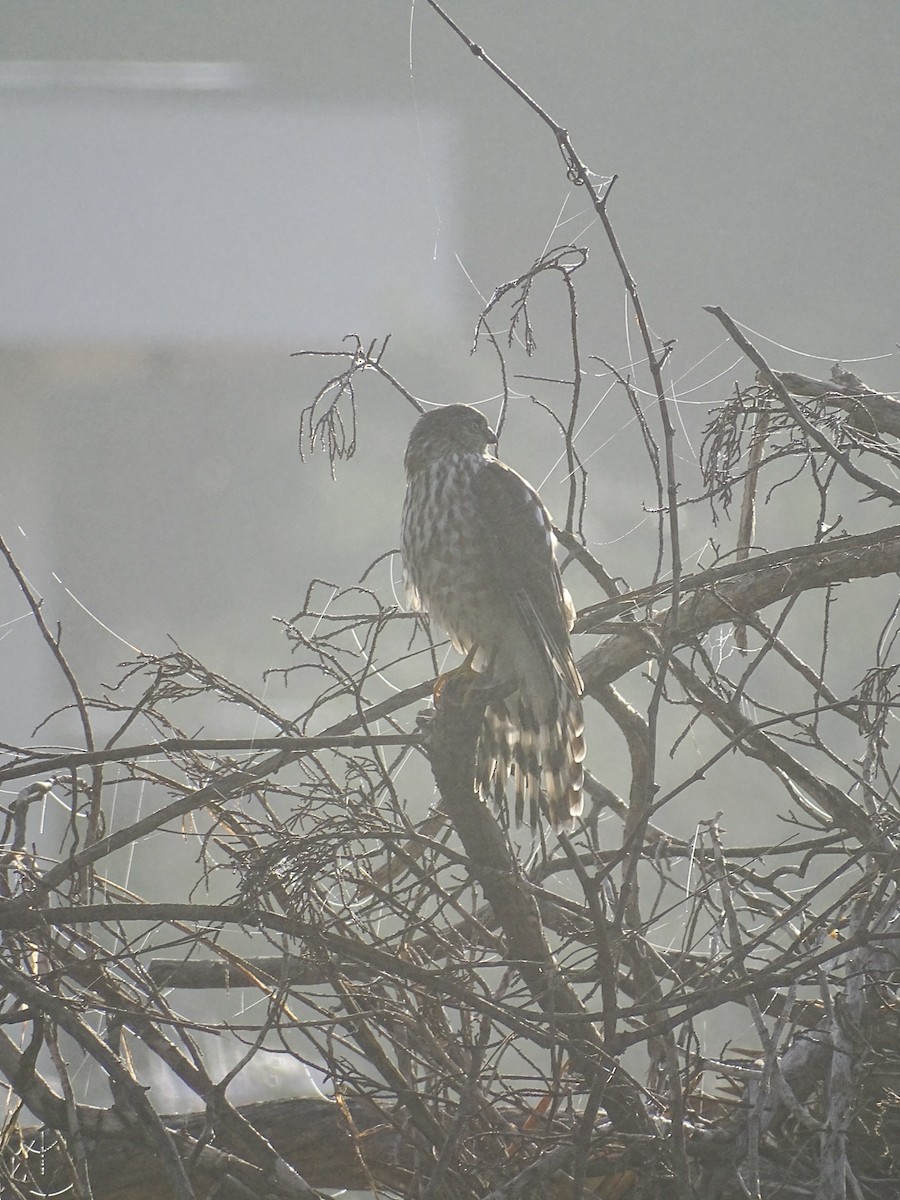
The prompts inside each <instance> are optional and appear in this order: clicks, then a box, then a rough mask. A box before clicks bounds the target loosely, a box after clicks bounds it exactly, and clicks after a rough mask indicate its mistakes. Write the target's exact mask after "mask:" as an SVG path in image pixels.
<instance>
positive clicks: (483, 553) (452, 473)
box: [402, 404, 584, 830]
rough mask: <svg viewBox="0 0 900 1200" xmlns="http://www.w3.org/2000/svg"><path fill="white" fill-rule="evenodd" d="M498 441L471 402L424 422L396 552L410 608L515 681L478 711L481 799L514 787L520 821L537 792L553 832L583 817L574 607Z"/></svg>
mask: <svg viewBox="0 0 900 1200" xmlns="http://www.w3.org/2000/svg"><path fill="white" fill-rule="evenodd" d="M496 443H497V438H496V436H495V434H494V431H493V430H492V429H491V427H490V425H489V424H488V421H487V419H486V418H485V417H484V415H483V414H482V413H480V412H479V411H478V409H476V408H471V407H470V406H469V405H467V404H448V405H446V406H445V407H443V408H436V409H433V410H432V411H431V412H428V413H426V414H425V415H424V416H423V417H420V418H419V420H418V421H417V422H416V424H415V426H414V428H413V431H412V433H411V434H410V438H409V444H408V446H407V448H406V458H405V465H406V478H407V487H406V501H405V503H404V506H403V533H402V551H403V562H404V567H405V572H406V588H407V596H408V598H409V603H410V606H411V607H412V608H414V609H418V610H420V611H426V610H427V612H428V613H429V615H430V616H431V617H432V619H433V620H434V621H436V622H437V623H438V624H439V625H440V626H442V627H443V628H444V629H445V630H446V632H447V633H448V634H449V635H450V639H451V641H452V642H453V645H454V646H455V647H456V648H457V650H459V651H461V652H462V653H463V654H466V655H469V656H470V662H471V665H472V666H473V667H474V668H475V670H477V671H482V672H484V673H486V674H487V675H489V676H490V677H491V678H492V679H493V680H496V681H497V683H499V684H504V683H506V684H510V685H513V684H514V685H515V690H514V691H513V692H511V693H510V694H509V695H508V696H507V697H506V698H505V699H503V700H501V701H498V702H496V703H493V704H492V705H491V706H490V707H489V708H488V710H487V712H486V714H485V722H484V728H483V731H482V735H481V739H480V744H479V751H478V767H477V773H478V778H477V784H478V787H479V789H480V791H481V793H482V795H484V796H486V797H487V796H491V795H493V797H494V799H495V801H497V802H498V803H499V802H500V801H501V800H502V798H503V796H504V793H505V788H506V782H507V779H508V778H509V777H510V776H512V777H513V778H514V782H515V812H516V820H517V821H519V822H521V820H522V817H523V814H524V811H525V801H526V799H527V800H528V806H529V820H530V822H531V824H532V825H536V824H537V823H538V813H539V811H540V807H541V806H540V794H541V790H542V789H543V793H544V796H545V797H546V808H547V813H548V815H549V818H550V822H551V824H552V825H553V827H554V829H556V830H560V829H571V828H572V826H573V825H574V822H575V818H576V817H578V815H579V814H580V813H581V803H582V801H581V785H582V778H583V769H582V765H581V764H582V760H583V759H584V737H583V734H584V716H583V712H582V706H581V697H582V695H583V694H584V685H583V684H582V681H581V676H580V675H579V674H578V669H577V667H576V666H575V660H574V658H573V656H572V648H571V645H570V644H569V630H570V629H571V628H572V623H573V621H574V619H575V610H574V607H573V605H572V599H571V597H570V596H569V593H568V592H567V591H566V589H565V587H564V586H563V582H562V578H561V576H560V573H559V567H558V566H557V563H556V557H555V553H554V551H555V545H556V539H555V538H554V536H553V530H552V526H551V522H550V514H549V513H548V512H547V510H546V508H545V507H544V505H543V503H542V502H541V498H540V496H539V495H538V494H537V492H536V491H535V490H534V488H533V487H532V486H531V485H530V484H529V483H527V482H526V481H525V480H524V479H523V478H522V476H521V475H519V474H518V473H517V472H516V471H514V470H513V469H512V468H511V467H508V466H507V465H506V464H505V463H502V462H500V461H499V460H498V459H497V458H495V457H494V455H493V454H492V453H491V451H490V450H489V447H492V446H495V445H496Z"/></svg>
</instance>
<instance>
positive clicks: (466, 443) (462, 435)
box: [404, 404, 497, 477]
mask: <svg viewBox="0 0 900 1200" xmlns="http://www.w3.org/2000/svg"><path fill="white" fill-rule="evenodd" d="M496 444H497V435H496V434H495V433H494V431H493V429H491V427H490V425H489V424H488V420H487V417H486V416H485V415H484V413H481V412H479V411H478V409H477V408H472V407H471V405H469V404H445V405H444V407H443V408H434V409H432V410H431V412H427V413H425V415H424V416H422V417H419V419H418V421H416V423H415V425H414V426H413V431H412V433H411V434H410V435H409V444H408V445H407V447H406V457H405V459H404V463H405V464H406V474H407V476H409V477H412V476H413V475H415V474H416V472H417V471H421V469H422V468H423V467H427V466H428V465H429V463H433V462H435V461H436V460H437V459H439V458H445V457H446V456H447V455H448V454H484V452H485V450H486V449H487V448H488V446H495V445H496Z"/></svg>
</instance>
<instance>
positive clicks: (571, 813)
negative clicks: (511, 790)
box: [477, 679, 584, 832]
mask: <svg viewBox="0 0 900 1200" xmlns="http://www.w3.org/2000/svg"><path fill="white" fill-rule="evenodd" d="M556 693H557V694H556V704H555V706H554V712H555V718H556V719H555V720H553V721H552V723H547V722H540V721H538V720H537V719H536V718H535V716H534V713H533V712H532V709H531V706H530V704H529V703H528V700H527V698H525V697H524V696H522V695H521V694H520V693H516V694H515V695H513V696H510V697H509V698H508V699H507V700H505V701H502V702H501V703H500V704H497V705H494V706H492V707H491V708H489V709H488V711H487V714H486V715H485V722H484V729H483V731H482V735H481V740H480V743H479V747H478V768H477V770H478V781H477V782H478V787H479V790H480V792H481V794H482V795H483V796H484V797H485V798H486V799H487V798H492V799H493V801H494V803H495V804H496V805H497V806H498V807H502V805H503V803H504V801H505V793H506V783H507V781H508V779H509V778H510V777H512V779H513V781H514V787H515V801H514V812H515V818H516V824H517V825H521V824H522V822H523V821H524V820H525V804H526V801H527V803H528V823H529V824H530V825H531V826H532V827H534V826H536V825H537V824H538V822H539V820H540V811H541V793H542V792H543V797H544V801H545V804H546V815H547V816H549V818H550V823H551V825H552V826H553V828H554V829H555V830H556V831H557V832H559V831H560V830H571V829H572V828H573V827H574V824H575V821H576V820H577V818H578V817H579V816H580V815H581V809H582V794H581V789H582V783H583V780H584V768H583V766H582V763H583V760H584V715H583V711H582V706H581V697H580V696H577V695H574V694H573V693H572V692H571V691H570V690H569V689H568V688H567V687H566V685H565V683H564V682H563V680H562V679H558V680H557V687H556Z"/></svg>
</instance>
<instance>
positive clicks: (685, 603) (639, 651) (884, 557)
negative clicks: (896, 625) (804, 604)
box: [576, 525, 900, 695]
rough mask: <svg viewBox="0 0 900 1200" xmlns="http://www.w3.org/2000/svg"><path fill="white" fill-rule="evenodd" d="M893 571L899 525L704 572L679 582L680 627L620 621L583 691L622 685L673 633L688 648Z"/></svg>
mask: <svg viewBox="0 0 900 1200" xmlns="http://www.w3.org/2000/svg"><path fill="white" fill-rule="evenodd" d="M896 573H900V526H897V525H894V526H891V527H889V528H888V529H879V530H876V531H875V532H874V533H867V534H861V535H859V536H857V537H848V538H838V539H835V540H834V541H833V542H827V543H825V544H823V545H817V546H798V547H794V548H793V549H791V550H782V551H779V552H778V553H776V554H767V555H763V556H761V557H759V558H755V559H752V560H750V561H749V562H744V563H740V564H738V565H737V566H735V567H728V568H723V569H722V570H721V571H707V572H703V575H702V576H694V577H693V579H691V578H688V579H685V580H682V596H681V600H680V603H679V606H678V611H677V614H676V615H677V628H676V629H673V625H674V624H675V622H674V621H673V612H672V610H671V609H668V610H667V611H665V612H662V613H659V614H654V616H653V617H652V618H650V619H649V620H647V621H641V622H638V621H633V622H628V623H626V622H621V623H618V622H617V623H616V632H615V634H614V635H613V636H612V637H611V638H609V639H608V640H607V641H606V642H604V643H603V644H602V645H600V646H598V647H597V648H596V649H595V650H591V651H589V652H588V653H587V654H586V655H584V657H583V658H581V659H580V660H579V663H578V669H579V671H580V672H581V675H582V678H583V679H584V684H585V688H586V690H587V691H588V692H589V693H590V694H591V695H596V694H597V689H598V688H599V687H600V685H601V684H603V683H609V682H611V681H612V680H614V679H618V678H619V676H621V675H624V674H626V672H628V671H631V670H633V669H634V668H635V667H638V666H640V664H641V663H643V662H647V660H648V659H650V658H652V657H653V656H654V654H655V653H656V652H657V650H658V647H659V645H660V644H661V642H662V641H663V639H664V637H666V636H672V635H673V634H676V635H677V636H676V642H677V641H681V642H684V641H687V640H689V639H690V638H693V637H696V636H697V635H698V634H701V633H705V632H706V631H707V630H709V629H711V628H713V626H715V625H722V624H724V623H726V622H732V621H734V619H735V617H739V616H740V615H741V614H745V613H754V612H757V611H759V610H760V609H762V608H765V607H766V606H767V605H769V604H775V603H776V602H777V601H778V600H786V599H787V598H788V597H789V596H794V595H796V594H797V593H798V592H806V591H811V590H813V589H815V588H824V587H829V586H831V585H832V584H835V583H849V582H850V581H852V580H855V579H875V578H877V577H878V576H880V575H890V574H896ZM701 579H702V583H700V582H699V581H700V580H701ZM688 593H689V594H688ZM623 599H625V598H623ZM630 599H631V600H632V601H633V600H634V597H631V598H630ZM604 609H605V606H604V605H601V606H600V607H599V608H598V609H595V610H593V611H592V612H590V613H587V614H585V615H584V616H582V618H581V619H580V620H579V622H578V625H577V626H576V630H577V632H579V633H588V632H591V631H592V630H593V629H597V628H598V627H602V625H603V622H602V620H601V618H602V614H603V611H604ZM606 628H607V629H608V628H609V625H608V624H607V625H606Z"/></svg>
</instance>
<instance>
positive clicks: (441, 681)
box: [431, 646, 484, 704]
mask: <svg viewBox="0 0 900 1200" xmlns="http://www.w3.org/2000/svg"><path fill="white" fill-rule="evenodd" d="M474 658H475V647H474V646H473V647H472V649H471V650H470V651H469V653H468V654H467V655H466V657H465V659H464V660H463V661H462V662H461V663H460V664H459V666H458V667H454V668H453V670H452V671H445V672H444V673H443V675H438V677H437V679H436V680H435V681H434V690H433V691H432V693H431V694H432V698H433V700H434V703H435V704H437V703H438V701H439V700H440V698H441V694H442V692H443V690H444V687H445V686H446V684H447V683H448V682H449V680H451V679H454V678H460V679H461V678H462V677H463V676H464V675H466V674H468V675H471V676H472V679H471V682H470V685H469V686H470V687H474V685H475V682H476V680H481V679H484V676H483V675H480V674H479V673H478V671H476V670H475V668H474V667H473V666H472V660H473V659H474ZM464 698H466V699H467V698H468V693H467V694H466V697H464Z"/></svg>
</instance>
